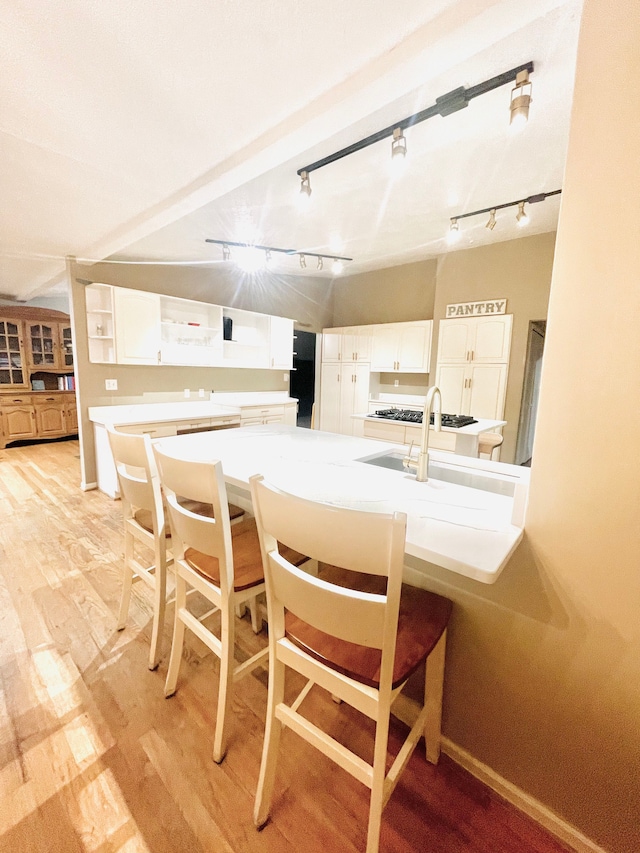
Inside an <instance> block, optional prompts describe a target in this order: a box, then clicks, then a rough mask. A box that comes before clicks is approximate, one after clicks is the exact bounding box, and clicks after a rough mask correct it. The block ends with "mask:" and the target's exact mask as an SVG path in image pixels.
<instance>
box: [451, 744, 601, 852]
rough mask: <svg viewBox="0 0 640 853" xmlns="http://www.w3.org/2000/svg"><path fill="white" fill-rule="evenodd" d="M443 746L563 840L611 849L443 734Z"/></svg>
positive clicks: (584, 849)
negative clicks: (590, 837)
mask: <svg viewBox="0 0 640 853" xmlns="http://www.w3.org/2000/svg"><path fill="white" fill-rule="evenodd" d="M441 746H442V751H443V752H444V753H446V754H447V755H448V756H449V758H451V759H453V761H455V762H456V764H459V765H460V766H461V767H464V769H465V770H468V771H469V773H471V774H472V776H475V777H476V779H479V780H480V781H481V782H483V783H484V784H485V785H487V787H489V788H491V790H492V791H495V792H496V793H497V794H499V795H500V796H501V797H503V798H504V799H505V800H506V801H507V802H509V803H511V805H513V806H515V807H516V808H517V809H519V810H520V811H521V812H524V814H526V815H528V816H529V817H530V818H532V819H533V820H535V821H536V823H538V824H540V826H543V827H544V828H545V829H547V830H549V832H551V833H553V835H555V836H556V837H557V838H559V839H560V840H561V841H564V842H565V843H566V844H569V845H570V846H571V847H572V848H573V849H574V850H576V851H578V853H608V851H606V850H605V849H604V847H600V846H598V845H597V844H596V843H595V841H591V840H590V839H589V838H587V836H586V835H583V834H582V833H581V832H580V830H579V829H576V827H575V826H572V825H571V824H570V823H567V821H565V820H563V819H562V818H561V817H560V816H559V815H557V814H556V813H555V812H553V811H552V810H551V809H550V808H548V807H547V806H545V805H543V804H542V803H541V802H539V801H538V800H536V799H534V797H532V796H530V795H529V794H527V793H526V792H525V791H523V790H521V789H520V788H518V787H517V786H516V785H514V784H512V783H511V782H508V781H507V780H506V779H503V778H502V776H500V775H499V774H498V773H496V772H495V770H492V769H491V768H490V767H488V766H487V765H486V764H483V763H482V762H481V761H478V759H477V758H474V757H473V755H471V754H470V753H469V752H467V751H466V750H465V749H462V747H460V746H458V745H457V744H455V743H453V741H450V740H449V738H446V737H443V738H442V742H441Z"/></svg>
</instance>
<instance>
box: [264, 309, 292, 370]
mask: <svg viewBox="0 0 640 853" xmlns="http://www.w3.org/2000/svg"><path fill="white" fill-rule="evenodd" d="M269 367H270V368H271V369H272V370H291V369H292V368H293V320H290V319H289V318H287V317H269Z"/></svg>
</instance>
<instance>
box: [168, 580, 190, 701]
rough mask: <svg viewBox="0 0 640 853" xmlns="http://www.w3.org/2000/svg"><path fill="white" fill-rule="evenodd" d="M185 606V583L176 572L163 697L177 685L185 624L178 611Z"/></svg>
mask: <svg viewBox="0 0 640 853" xmlns="http://www.w3.org/2000/svg"><path fill="white" fill-rule="evenodd" d="M186 606H187V583H186V581H185V579H184V578H183V577H181V575H180V573H179V572H178V571H176V601H175V605H174V607H175V617H174V622H173V639H172V640H171V656H170V658H169V668H168V669H167V680H166V681H165V684H164V695H165V696H167V697H169V696H173V694H174V693H175V692H176V684H177V683H178V671H179V669H180V661H181V660H182V646H183V645H184V630H185V624H184V622H183V621H182V619H181V618H180V611H181V610H184V609H185V608H186Z"/></svg>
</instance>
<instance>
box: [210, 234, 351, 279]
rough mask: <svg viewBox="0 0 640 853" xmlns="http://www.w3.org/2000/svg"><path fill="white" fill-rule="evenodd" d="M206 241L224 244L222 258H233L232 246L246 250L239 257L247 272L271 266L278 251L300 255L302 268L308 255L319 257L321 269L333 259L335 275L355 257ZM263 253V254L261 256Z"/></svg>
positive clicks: (318, 265)
mask: <svg viewBox="0 0 640 853" xmlns="http://www.w3.org/2000/svg"><path fill="white" fill-rule="evenodd" d="M205 243H215V244H216V245H218V246H222V260H223V261H228V260H230V259H231V249H230V248H229V247H230V246H234V247H237V248H239V249H243V250H246V251H244V252H243V253H242V257H240V258H239V259H238V262H239V263H240V264H241V266H242V268H243V269H244V270H246V271H247V272H253V271H255V270H257V269H259V268H260V267H261V266H265V267H267V266H269V264H270V263H271V262H272V260H273V254H274V253H275V252H278V253H279V254H281V255H289V256H290V257H295V255H297V256H298V260H299V263H300V269H303V270H304V269H306V268H307V257H309V258H316V259H317V269H318V270H321V269H323V267H324V261H325V260H331V261H332V266H331V271H332V272H333V274H334V275H339V274H340V273H341V272H342V269H343V263H344V262H345V261H352V260H353V258H343V257H339V256H336V255H321V254H318V253H317V252H301V251H300V250H299V249H278V248H277V247H276V246H256V245H254V244H253V243H233V242H232V241H231V240H214V239H212V238H210V237H207V238H206V240H205ZM261 253H263V254H262V256H261Z"/></svg>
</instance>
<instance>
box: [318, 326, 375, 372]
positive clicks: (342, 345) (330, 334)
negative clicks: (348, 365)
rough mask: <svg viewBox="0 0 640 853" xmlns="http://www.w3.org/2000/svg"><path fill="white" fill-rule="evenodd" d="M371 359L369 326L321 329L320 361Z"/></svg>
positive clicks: (337, 361)
mask: <svg viewBox="0 0 640 853" xmlns="http://www.w3.org/2000/svg"><path fill="white" fill-rule="evenodd" d="M370 359H371V328H370V327H369V326H344V327H343V328H335V329H323V330H322V361H323V362H325V363H327V364H329V363H341V362H357V361H361V362H365V363H366V362H369V361H370Z"/></svg>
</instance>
